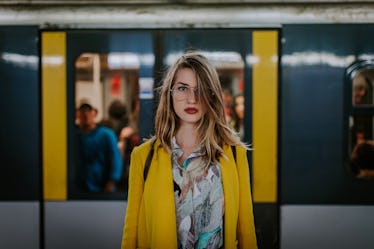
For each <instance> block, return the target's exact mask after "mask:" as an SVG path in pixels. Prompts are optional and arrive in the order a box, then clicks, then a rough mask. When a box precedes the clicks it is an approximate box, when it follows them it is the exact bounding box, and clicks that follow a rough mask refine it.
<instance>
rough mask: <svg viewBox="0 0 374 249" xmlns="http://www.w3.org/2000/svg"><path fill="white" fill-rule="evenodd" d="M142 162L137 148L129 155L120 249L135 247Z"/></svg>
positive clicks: (140, 193) (142, 180)
mask: <svg viewBox="0 0 374 249" xmlns="http://www.w3.org/2000/svg"><path fill="white" fill-rule="evenodd" d="M143 161H144V160H142V157H141V152H140V151H139V147H136V148H134V150H133V152H132V153H131V161H130V173H129V190H128V198H127V208H126V216H125V222H124V223H125V224H124V229H123V236H122V246H121V249H135V248H136V247H137V245H136V244H137V232H138V217H139V209H140V205H141V200H142V196H143V186H144V183H143V182H144V179H143V168H144V162H143Z"/></svg>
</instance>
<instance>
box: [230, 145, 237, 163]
mask: <svg viewBox="0 0 374 249" xmlns="http://www.w3.org/2000/svg"><path fill="white" fill-rule="evenodd" d="M231 151H232V154H233V155H234V160H235V164H236V146H235V145H231Z"/></svg>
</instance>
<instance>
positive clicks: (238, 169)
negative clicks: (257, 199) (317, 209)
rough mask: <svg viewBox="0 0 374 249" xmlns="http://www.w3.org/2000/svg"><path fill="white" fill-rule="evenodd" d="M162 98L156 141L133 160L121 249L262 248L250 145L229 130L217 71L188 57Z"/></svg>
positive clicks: (173, 70)
mask: <svg viewBox="0 0 374 249" xmlns="http://www.w3.org/2000/svg"><path fill="white" fill-rule="evenodd" d="M160 94H161V95H160V103H159V105H158V109H157V112H156V117H155V120H156V124H155V137H154V138H153V139H151V141H148V142H146V143H144V144H142V145H140V146H139V147H136V148H135V149H134V151H133V153H132V156H131V166H130V179H129V195H128V205H127V210H126V218H125V225H124V233H123V239H122V248H123V249H125V248H126V249H134V248H168V249H172V248H183V249H185V248H207V249H213V248H226V249H232V248H257V243H256V234H255V228H254V219H253V212H252V197H251V190H250V180H249V179H250V177H249V168H248V162H247V156H246V151H247V147H246V146H245V145H244V144H243V143H242V142H241V141H240V139H239V137H237V136H236V135H235V133H234V131H232V130H231V128H230V127H229V126H228V125H227V122H226V120H225V111H224V106H223V100H222V93H221V86H220V82H219V79H218V76H217V72H216V71H215V69H214V67H213V66H212V65H211V64H210V63H209V61H208V60H207V59H206V58H205V57H203V56H201V55H199V54H196V53H186V54H184V55H182V56H181V57H180V58H179V59H178V61H177V62H176V63H175V64H174V65H173V66H172V67H171V68H170V69H169V71H168V73H167V75H166V77H165V79H164V82H163V85H162V87H161V93H160ZM151 146H153V149H154V153H153V158H152V161H151V163H150V167H149V171H148V172H149V173H148V174H147V173H146V171H144V167H145V164H146V163H145V162H146V161H147V157H148V155H149V152H150V149H151Z"/></svg>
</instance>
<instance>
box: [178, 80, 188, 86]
mask: <svg viewBox="0 0 374 249" xmlns="http://www.w3.org/2000/svg"><path fill="white" fill-rule="evenodd" d="M175 84H176V85H177V84H179V85H183V86H190V85H189V84H188V83H184V82H180V81H178V82H176V83H175Z"/></svg>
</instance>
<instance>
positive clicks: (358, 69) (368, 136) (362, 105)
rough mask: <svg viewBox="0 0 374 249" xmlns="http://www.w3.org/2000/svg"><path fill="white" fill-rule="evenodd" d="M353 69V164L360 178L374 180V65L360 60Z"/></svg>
mask: <svg viewBox="0 0 374 249" xmlns="http://www.w3.org/2000/svg"><path fill="white" fill-rule="evenodd" d="M350 68H351V70H349V69H348V72H349V73H350V77H349V79H350V83H351V85H352V88H351V89H352V95H351V96H352V102H351V103H352V105H351V108H350V114H349V129H350V137H349V153H350V166H351V169H352V172H353V174H354V175H355V176H356V177H357V178H363V179H374V101H373V85H374V64H372V63H370V62H357V63H356V64H353V65H352V66H351V67H350Z"/></svg>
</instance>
